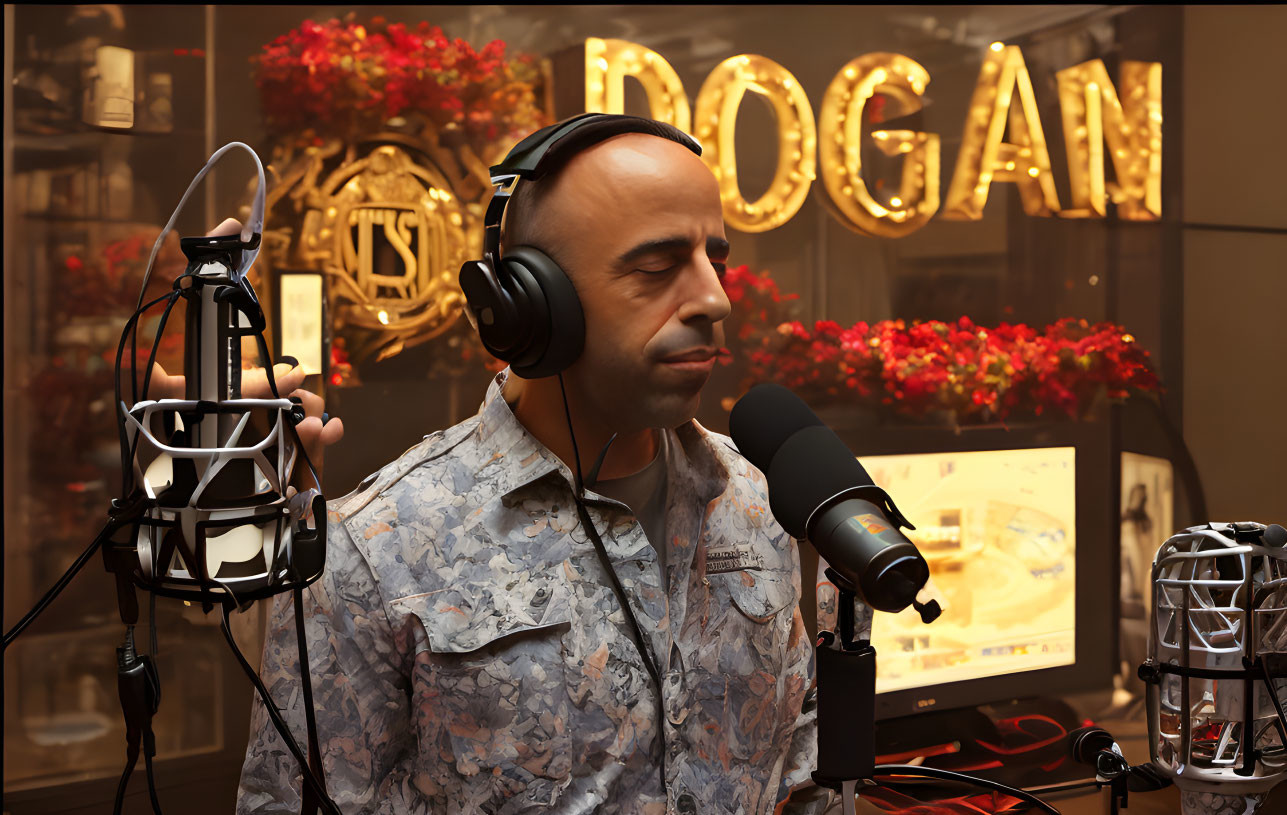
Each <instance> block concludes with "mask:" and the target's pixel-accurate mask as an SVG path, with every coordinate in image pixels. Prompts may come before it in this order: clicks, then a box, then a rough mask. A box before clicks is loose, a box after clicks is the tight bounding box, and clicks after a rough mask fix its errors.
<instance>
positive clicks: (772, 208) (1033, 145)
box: [585, 37, 1162, 238]
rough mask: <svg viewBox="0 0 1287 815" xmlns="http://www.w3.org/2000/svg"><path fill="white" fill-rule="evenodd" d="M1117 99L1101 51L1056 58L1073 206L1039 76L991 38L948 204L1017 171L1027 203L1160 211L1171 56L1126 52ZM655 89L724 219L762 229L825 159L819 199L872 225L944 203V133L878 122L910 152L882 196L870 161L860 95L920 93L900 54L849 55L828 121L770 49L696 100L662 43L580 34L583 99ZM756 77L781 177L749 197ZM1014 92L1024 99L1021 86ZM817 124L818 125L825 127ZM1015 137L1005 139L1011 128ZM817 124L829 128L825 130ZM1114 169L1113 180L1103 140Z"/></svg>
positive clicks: (910, 224) (965, 213)
mask: <svg viewBox="0 0 1287 815" xmlns="http://www.w3.org/2000/svg"><path fill="white" fill-rule="evenodd" d="M1121 65H1122V68H1121V76H1120V78H1119V81H1120V82H1121V86H1122V95H1121V100H1120V101H1119V100H1118V96H1117V91H1116V89H1114V88H1113V84H1112V83H1111V82H1110V81H1109V79H1108V71H1107V70H1106V69H1105V68H1104V63H1103V62H1101V61H1100V60H1098V59H1093V60H1090V61H1089V62H1083V63H1082V64H1081V65H1075V66H1073V67H1072V68H1066V69H1064V70H1062V71H1059V72H1058V74H1057V76H1058V85H1059V107H1060V112H1061V116H1062V119H1063V130H1064V141H1065V143H1066V145H1067V148H1068V174H1069V179H1070V181H1071V188H1072V207H1071V208H1070V209H1067V210H1061V208H1060V206H1059V199H1058V197H1057V196H1056V194H1055V180H1054V176H1053V175H1052V174H1051V170H1050V153H1049V152H1048V151H1047V150H1046V137H1045V134H1044V133H1043V132H1042V130H1041V118H1040V116H1039V115H1038V112H1037V97H1036V94H1034V93H1033V90H1032V78H1031V77H1030V76H1029V75H1028V67H1027V65H1026V64H1024V61H1023V54H1022V53H1020V51H1019V46H1017V45H1004V44H1002V43H999V42H994V43H992V45H991V46H989V47H988V50H987V54H986V56H985V58H984V60H983V67H982V69H981V70H980V72H979V79H978V82H977V83H976V84H975V86H974V95H973V96H972V97H971V99H970V111H969V113H968V114H967V115H966V118H965V129H964V132H962V134H961V150H960V152H959V153H958V154H957V158H956V169H955V171H954V172H953V174H952V183H951V185H950V186H949V187H948V191H947V201H946V203H945V204H944V206H943V215H942V217H944V218H947V219H950V220H958V221H977V220H979V219H980V218H982V217H983V207H984V205H985V204H987V201H988V190H989V189H990V188H991V186H992V182H994V181H1004V182H1009V183H1011V184H1015V185H1016V186H1017V187H1018V190H1019V198H1020V200H1022V202H1023V211H1024V212H1026V213H1027V214H1029V215H1040V216H1046V217H1049V216H1052V215H1058V216H1060V217H1064V218H1103V217H1104V216H1105V200H1106V196H1107V197H1109V198H1111V199H1112V201H1113V203H1114V204H1116V205H1117V215H1118V216H1120V217H1121V218H1125V219H1127V220H1131V221H1155V220H1157V219H1158V218H1160V217H1161V214H1162V66H1161V64H1160V63H1156V62H1131V61H1130V60H1122V63H1121ZM627 76H633V77H634V78H636V79H638V80H639V82H640V83H641V84H642V85H643V88H644V90H645V91H646V92H647V94H648V105H649V109H650V111H651V115H652V118H654V119H656V120H657V121H660V122H668V123H669V124H672V125H674V126H675V127H678V128H679V129H680V130H683V131H684V132H692V133H693V135H694V136H696V137H697V140H698V141H699V142H701V144H702V160H703V161H705V162H706V164H707V166H708V167H710V168H711V171H712V172H713V173H714V174H715V178H716V179H717V180H718V181H719V191H720V200H721V202H722V204H723V207H724V220H725V221H727V222H728V224H729V226H731V227H733V228H735V229H739V230H741V231H742V232H767V231H768V230H770V229H775V228H777V227H779V226H781V225H782V224H784V223H786V222H787V221H789V220H791V218H792V216H794V215H795V214H796V212H798V211H799V209H800V207H801V206H802V205H803V204H804V200H805V198H807V197H808V194H809V187H810V186H811V185H812V184H813V180H814V177H815V170H816V167H817V162H818V161H821V162H822V180H823V184H824V185H825V186H826V188H827V193H828V196H827V198H826V199H823V201H822V203H823V204H824V206H826V207H827V209H829V210H830V211H831V212H832V214H834V215H835V216H836V217H837V218H838V219H839V220H840V221H841V222H842V223H844V224H845V225H846V226H848V227H850V228H851V229H855V230H857V231H859V232H863V233H865V234H868V235H876V236H880V237H885V238H901V237H904V236H906V235H910V234H911V233H913V232H915V231H916V230H918V229H920V228H921V227H922V226H924V225H925V224H926V223H928V222H929V219H930V218H931V217H932V216H933V215H934V213H935V212H937V211H938V208H939V162H940V155H939V152H940V147H939V144H940V143H939V137H938V134H936V133H919V132H916V131H912V130H873V131H872V133H871V137H872V138H873V139H874V140H875V142H876V146H877V147H879V148H880V150H881V151H882V152H884V154H885V155H887V156H898V155H902V156H903V170H902V177H901V180H900V181H899V186H898V192H897V194H896V195H891V196H890V197H889V199H888V200H881V201H878V200H876V196H874V195H873V194H872V192H871V190H870V189H868V187H867V183H866V180H865V179H864V178H863V168H862V152H861V142H862V135H863V133H862V122H863V108H864V106H865V105H866V104H867V100H869V99H871V97H872V96H874V95H875V94H882V95H884V96H887V97H890V98H891V99H892V101H893V105H894V111H892V115H893V116H894V117H895V118H898V117H903V116H907V115H910V114H912V113H915V112H916V111H918V110H920V109H921V107H922V106H923V105H924V102H923V101H922V97H923V96H924V94H925V86H926V85H928V84H929V81H930V76H929V72H928V71H926V70H925V68H924V67H922V66H921V65H920V64H919V63H917V62H916V61H915V60H913V59H911V58H910V57H905V56H903V55H902V54H892V53H883V52H882V53H873V54H866V55H864V56H861V57H858V58H856V59H853V60H851V61H849V63H847V64H846V65H845V67H843V68H841V69H840V72H839V73H837V74H836V75H835V77H834V78H833V79H832V80H831V84H830V85H828V86H827V90H826V92H825V93H824V95H823V98H822V113H821V116H822V121H821V122H820V123H816V124H815V122H814V118H813V109H812V108H811V107H810V106H809V98H808V96H807V95H805V92H804V89H803V88H801V87H800V83H799V82H798V81H796V78H795V77H794V76H792V75H791V72H790V71H788V70H787V69H786V68H784V67H782V66H781V65H779V64H778V63H776V62H774V61H773V60H771V59H768V58H767V57H761V56H755V55H753V54H740V55H738V56H735V57H729V58H728V59H726V60H724V61H723V62H721V63H720V64H719V65H717V66H715V68H714V69H713V70H712V71H711V72H710V75H709V76H707V77H706V81H705V82H703V83H702V88H701V90H700V91H699V92H698V94H697V103H696V105H695V106H694V107H695V110H694V111H693V112H692V122H691V124H692V130H691V131H690V129H689V125H690V115H689V108H688V97H687V96H685V95H684V86H683V83H681V82H680V80H679V75H678V74H676V73H675V69H674V68H672V67H671V66H670V63H668V62H666V60H665V59H663V58H662V56H661V54H658V53H657V52H656V51H653V50H652V49H650V48H646V47H644V46H642V45H638V44H636V43H632V42H627V41H626V40H602V39H598V38H597V37H590V38H588V39H586V41H585V109H586V111H587V112H604V113H622V112H624V110H625V99H624V88H625V78H626V77H627ZM747 91H751V92H753V93H757V94H759V95H761V96H763V97H766V98H767V99H768V101H769V103H770V104H771V105H772V106H773V112H774V114H775V115H776V118H777V139H778V164H777V171H776V172H775V173H774V176H773V183H772V184H770V185H769V188H768V190H766V191H765V192H764V194H763V195H761V196H760V197H759V198H758V199H757V200H755V201H753V202H748V201H747V200H746V199H745V198H743V197H742V191H741V189H740V188H739V187H738V184H737V156H736V155H735V154H734V138H733V132H734V129H735V128H736V126H737V110H738V106H739V105H741V103H742V98H743V97H744V96H745V95H746V92H747ZM1016 95H1017V97H1018V99H1017V100H1016V98H1015V97H1016ZM818 127H821V134H820V136H819V133H818ZM1007 134H1008V136H1009V138H1010V141H1008V142H1007V141H1004V139H1005V138H1006V136H1007ZM819 137H820V138H821V142H819V140H818V139H819ZM1105 143H1107V146H1108V149H1109V155H1110V156H1111V158H1112V161H1113V170H1114V171H1115V174H1116V176H1117V178H1116V183H1108V182H1106V181H1105V180H1104V145H1105Z"/></svg>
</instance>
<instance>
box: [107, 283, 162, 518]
mask: <svg viewBox="0 0 1287 815" xmlns="http://www.w3.org/2000/svg"><path fill="white" fill-rule="evenodd" d="M178 296H179V293H178V292H170V293H168V294H165V295H162V296H161V297H158V298H156V299H155V300H153V301H151V302H149V303H148V304H147V305H145V306H142V307H140V308H139V309H137V310H135V312H134V313H133V314H131V315H130V318H129V319H128V320H126V322H125V328H124V330H123V331H122V332H121V340H120V342H119V343H117V346H116V365H115V368H114V371H115V375H114V381H113V382H112V389H113V393H114V394H115V396H116V404H115V409H116V410H119V411H123V412H124V410H126V409H124V403H123V402H122V401H121V359H122V358H123V357H124V356H125V338H126V337H129V336H132V333H131V329H132V328H133V327H134V325H135V324H136V323H137V322H138V319H139V316H140V315H142V314H143V312H145V311H147V310H148V309H150V308H152V307H153V306H155V305H156V304H157V303H159V302H161V301H162V300H165V299H166V298H168V297H178ZM133 335H137V331H134V332H133ZM155 341H156V340H154V342H155ZM132 353H133V354H134V355H135V359H133V360H131V361H130V394H131V396H132V397H134V401H135V403H137V402H138V398H137V397H138V370H137V364H136V363H137V358H138V349H137V347H135V348H134V350H133V351H132ZM125 426H126V419H125V416H124V415H120V416H118V417H117V421H116V429H117V433H118V435H119V437H120V442H121V500H122V501H124V500H125V499H126V498H127V496H128V495H129V489H128V487H129V485H130V482H131V481H133V473H134V469H133V466H132V465H133V460H132V458H131V455H130V444H129V440H128V439H129V434H128V432H127V431H126V429H125Z"/></svg>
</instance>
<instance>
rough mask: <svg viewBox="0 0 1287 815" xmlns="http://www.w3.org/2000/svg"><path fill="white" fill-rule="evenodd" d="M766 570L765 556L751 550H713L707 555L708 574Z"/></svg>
mask: <svg viewBox="0 0 1287 815" xmlns="http://www.w3.org/2000/svg"><path fill="white" fill-rule="evenodd" d="M762 568H764V555H761V554H759V553H757V552H752V551H751V550H750V549H713V550H711V551H709V552H707V553H706V573H707V574H722V573H723V572H738V571H741V570H743V569H762Z"/></svg>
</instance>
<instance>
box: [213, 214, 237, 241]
mask: <svg viewBox="0 0 1287 815" xmlns="http://www.w3.org/2000/svg"><path fill="white" fill-rule="evenodd" d="M240 232H241V221H238V220H237V219H236V218H225V219H224V221H223V223H221V224H219V225H218V226H216V227H215V228H214V229H212V230H210V231H209V232H207V233H206V237H207V238H222V237H225V236H227V235H237V234H239V233H240Z"/></svg>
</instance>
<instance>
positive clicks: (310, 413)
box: [148, 218, 344, 490]
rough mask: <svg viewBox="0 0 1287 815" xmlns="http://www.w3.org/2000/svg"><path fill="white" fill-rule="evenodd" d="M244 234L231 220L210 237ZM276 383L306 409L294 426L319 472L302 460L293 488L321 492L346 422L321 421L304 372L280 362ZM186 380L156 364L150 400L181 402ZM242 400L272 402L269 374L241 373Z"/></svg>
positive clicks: (316, 398) (275, 369)
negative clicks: (326, 464)
mask: <svg viewBox="0 0 1287 815" xmlns="http://www.w3.org/2000/svg"><path fill="white" fill-rule="evenodd" d="M240 231H241V222H240V221H238V220H237V219H235V218H229V219H227V220H226V221H224V222H223V223H221V224H219V226H217V227H215V228H214V229H213V230H211V231H210V233H209V235H207V237H222V236H224V235H235V234H237V233H239V232H240ZM273 380H274V381H275V383H276V385H277V393H278V394H280V395H281V396H285V397H288V398H289V397H298V398H299V400H300V402H301V404H302V405H303V408H304V421H302V422H300V423H299V424H297V425H295V432H296V434H298V436H299V441H300V444H301V445H302V446H303V448H304V451H305V452H306V453H308V458H309V460H310V461H311V462H312V463H313V469H314V470H315V471H316V472H317V483H316V484H314V483H313V479H312V478H311V477H310V476H309V473H308V467H307V466H306V465H305V464H304V460H303V457H302V456H301V457H299V458H298V459H297V460H296V462H295V471H294V474H293V476H294V477H293V478H292V479H291V486H293V487H295V489H297V490H307V489H311V488H313V487H314V486H316V487H317V489H318V490H321V488H322V483H321V482H322V459H323V457H324V455H325V452H326V448H327V447H330V446H331V445H332V444H335V443H336V442H338V441H339V440H340V439H342V438H344V421H343V420H341V419H339V418H335V419H328V420H327V421H326V423H325V424H323V422H322V417H323V416H324V415H325V410H326V406H325V404H324V403H323V401H322V397H320V396H318V395H317V394H315V393H313V392H312V391H306V390H304V389H303V388H301V387H300V385H302V384H304V368H303V366H301V365H298V364H295V365H292V364H290V363H288V362H279V363H277V364H276V365H274V366H273ZM184 384H185V383H184V378H183V375H182V374H170V373H167V372H166V370H165V369H164V368H162V367H161V364H160V363H153V365H152V377H151V381H150V383H149V384H148V398H149V399H182V398H183V396H184ZM241 396H242V398H243V399H271V398H273V392H272V388H271V387H270V386H269V384H268V373H267V371H265V370H264V369H263V368H250V369H248V370H244V371H242V372H241Z"/></svg>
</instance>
